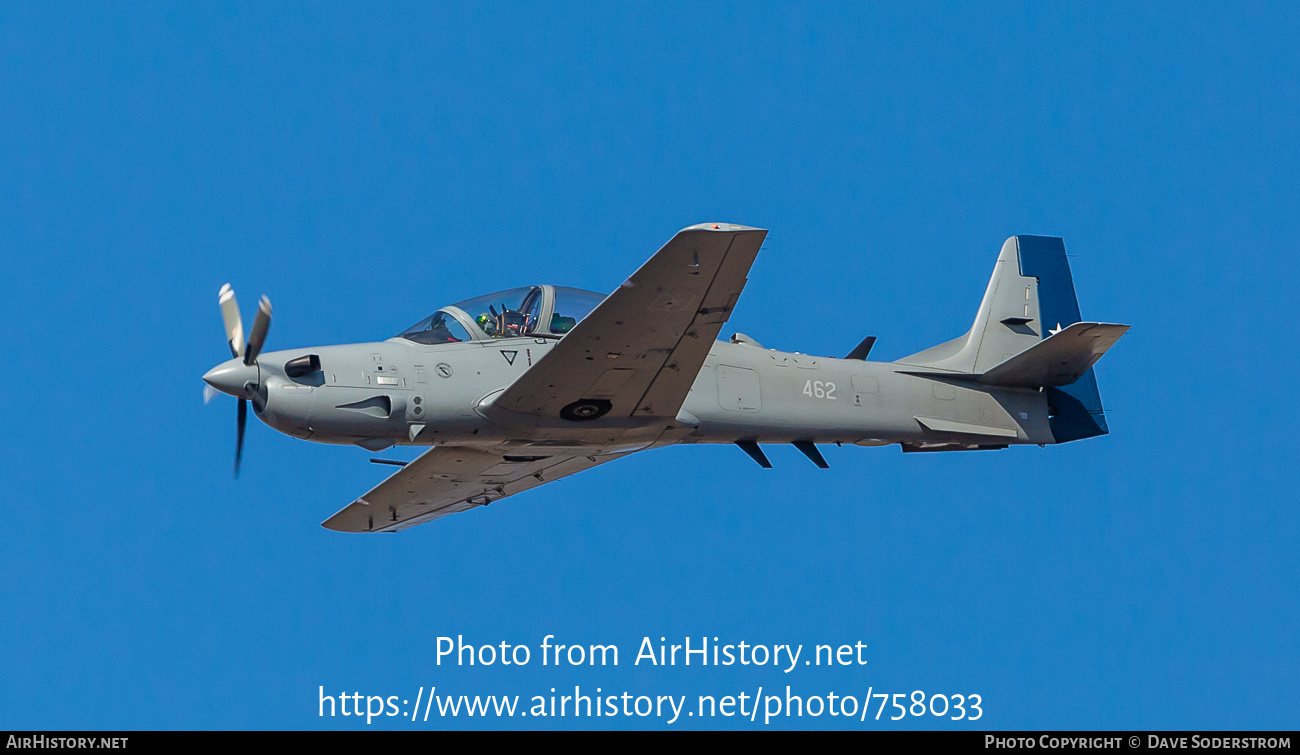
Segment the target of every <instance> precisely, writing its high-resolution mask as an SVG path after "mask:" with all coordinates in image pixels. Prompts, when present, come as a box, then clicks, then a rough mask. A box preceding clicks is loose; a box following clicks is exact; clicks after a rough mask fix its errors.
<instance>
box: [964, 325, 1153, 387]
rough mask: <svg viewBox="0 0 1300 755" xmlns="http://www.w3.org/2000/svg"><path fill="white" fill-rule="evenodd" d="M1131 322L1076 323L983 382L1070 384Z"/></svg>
mask: <svg viewBox="0 0 1300 755" xmlns="http://www.w3.org/2000/svg"><path fill="white" fill-rule="evenodd" d="M1128 329H1129V326H1128V325H1114V324H1111V323H1103V322H1076V323H1075V324H1073V325H1071V326H1070V327H1068V328H1065V329H1064V330H1061V331H1058V332H1057V333H1055V334H1053V335H1051V336H1048V337H1047V338H1044V339H1043V340H1042V341H1039V342H1038V343H1037V344H1035V345H1033V346H1031V347H1029V348H1028V349H1025V350H1024V351H1022V352H1020V353H1019V354H1017V355H1015V356H1013V357H1011V358H1010V359H1008V360H1006V361H1005V362H1003V363H1001V364H999V365H998V366H996V367H994V368H993V369H991V370H988V371H987V372H984V373H983V374H980V375H978V376H977V379H978V381H979V382H981V383H986V384H989V385H1003V386H1007V387H1012V388H1041V387H1044V386H1058V385H1069V384H1071V383H1073V382H1075V381H1076V380H1078V379H1079V378H1081V377H1083V374H1084V373H1085V372H1087V371H1088V370H1089V369H1090V368H1091V367H1092V366H1093V365H1094V364H1096V362H1097V360H1098V359H1101V357H1102V355H1103V354H1105V353H1106V351H1107V350H1108V349H1110V347H1111V346H1114V345H1115V342H1116V341H1118V340H1119V338H1120V336H1122V335H1124V334H1125V333H1126V332H1128Z"/></svg>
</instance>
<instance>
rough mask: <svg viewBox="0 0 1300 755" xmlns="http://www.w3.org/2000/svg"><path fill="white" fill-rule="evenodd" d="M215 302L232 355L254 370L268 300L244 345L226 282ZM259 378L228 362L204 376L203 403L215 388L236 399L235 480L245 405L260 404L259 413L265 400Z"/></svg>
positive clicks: (268, 319) (268, 312) (268, 322)
mask: <svg viewBox="0 0 1300 755" xmlns="http://www.w3.org/2000/svg"><path fill="white" fill-rule="evenodd" d="M217 303H218V305H219V306H220V307H221V320H222V323H223V325H225V329H226V343H227V344H228V345H229V346H230V354H231V356H233V357H235V358H236V359H240V360H241V361H242V362H243V364H244V367H255V366H256V365H257V355H258V354H260V353H262V346H263V345H265V344H266V333H267V331H268V330H270V328H271V300H270V299H268V298H266V297H265V296H263V297H262V298H261V300H260V301H258V303H257V315H256V316H254V318H253V328H252V330H250V331H249V333H248V341H247V342H245V341H244V321H243V319H242V318H241V317H240V315H239V302H238V301H237V300H236V299H235V290H234V289H233V288H231V287H230V284H229V283H227V284H226V285H224V286H222V287H221V290H220V291H219V292H218V293H217ZM259 377H260V371H249V370H246V369H243V368H240V367H237V366H233V365H230V363H227V364H226V365H222V366H219V367H217V368H215V369H213V370H212V371H210V372H209V373H208V374H207V375H204V376H203V379H204V380H206V381H207V382H208V385H209V388H208V389H205V390H204V392H203V396H204V403H206V402H207V401H208V400H209V399H210V398H211V397H212V395H213V394H212V393H209V391H210V390H214V389H217V388H220V389H222V390H224V391H225V392H227V393H231V394H232V395H234V396H235V397H236V398H238V399H239V410H238V414H237V415H236V425H235V477H236V478H238V477H239V465H240V463H241V462H242V461H243V458H244V429H245V427H246V426H247V425H248V402H249V401H250V400H251V401H254V402H260V403H258V404H257V409H258V411H261V409H262V407H263V406H265V401H266V398H265V396H264V394H263V393H262V390H261V386H260V385H259ZM240 381H242V385H241V384H240Z"/></svg>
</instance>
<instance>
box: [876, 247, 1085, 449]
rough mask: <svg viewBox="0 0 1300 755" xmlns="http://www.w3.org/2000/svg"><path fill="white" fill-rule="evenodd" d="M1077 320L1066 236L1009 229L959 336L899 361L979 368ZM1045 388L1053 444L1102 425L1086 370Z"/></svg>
mask: <svg viewBox="0 0 1300 755" xmlns="http://www.w3.org/2000/svg"><path fill="white" fill-rule="evenodd" d="M1081 319H1082V318H1081V317H1080V314H1079V300H1078V299H1077V298H1076V297H1075V293H1074V279H1073V277H1071V275H1070V263H1069V261H1068V260H1067V259H1066V256H1065V243H1064V242H1063V241H1062V240H1061V239H1059V238H1053V237H1050V236H1013V237H1011V238H1009V239H1007V240H1006V243H1004V244H1003V245H1002V252H1001V253H1000V254H999V255H998V261H997V264H996V266H995V267H994V268H993V277H992V278H991V279H990V280H989V285H988V289H986V290H985V292H984V300H983V301H982V302H980V308H979V311H978V313H977V314H976V315H975V322H974V324H972V325H971V329H970V330H969V331H968V332H967V333H966V335H964V336H962V337H960V338H956V339H954V340H952V341H948V342H947V343H943V344H940V345H938V346H934V347H932V348H929V349H926V350H925V351H922V352H920V353H917V354H913V355H912V356H909V357H904V358H903V359H900V360H898V361H899V362H901V363H903V364H908V365H916V366H919V367H930V368H934V369H940V370H951V371H954V372H961V373H984V372H988V371H989V370H991V369H993V368H994V367H996V366H997V365H999V364H1002V363H1003V362H1005V361H1007V360H1008V359H1011V358H1012V357H1014V356H1015V355H1017V354H1019V353H1021V352H1022V351H1024V350H1025V349H1028V348H1029V347H1031V346H1034V345H1036V344H1037V343H1039V342H1040V341H1042V340H1043V339H1044V338H1047V337H1049V336H1051V335H1052V334H1053V333H1058V332H1060V331H1061V330H1063V329H1065V328H1067V327H1069V326H1070V325H1073V324H1074V323H1076V322H1079V321H1080V320H1081ZM1044 390H1045V391H1046V392H1047V395H1048V403H1049V404H1050V405H1051V406H1052V408H1053V415H1052V418H1051V428H1052V434H1053V436H1054V437H1055V438H1056V441H1057V442H1058V443H1060V442H1065V441H1068V440H1078V439H1080V438H1088V437H1092V436H1094V435H1104V434H1105V433H1107V432H1108V429H1107V427H1106V417H1105V415H1104V413H1103V412H1102V407H1101V395H1100V394H1099V393H1098V391H1097V379H1096V377H1095V375H1094V374H1093V371H1092V370H1091V369H1089V370H1088V371H1087V372H1085V373H1084V374H1083V376H1082V377H1081V378H1079V379H1078V380H1077V381H1075V382H1074V383H1071V384H1070V385H1065V386H1061V387H1059V388H1045V389H1044Z"/></svg>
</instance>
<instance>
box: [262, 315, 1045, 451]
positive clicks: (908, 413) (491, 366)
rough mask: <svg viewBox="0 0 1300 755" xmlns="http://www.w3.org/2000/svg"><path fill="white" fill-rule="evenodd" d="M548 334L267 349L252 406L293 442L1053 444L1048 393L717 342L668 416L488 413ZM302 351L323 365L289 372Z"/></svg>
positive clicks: (539, 354) (547, 345)
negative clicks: (257, 396) (678, 408)
mask: <svg viewBox="0 0 1300 755" xmlns="http://www.w3.org/2000/svg"><path fill="white" fill-rule="evenodd" d="M555 343H556V339H554V338H534V337H518V338H503V339H496V340H492V341H471V342H462V343H446V344H436V345H427V344H420V343H414V342H412V341H409V340H406V339H404V338H393V339H389V340H387V341H382V342H374V343H359V344H348V345H341V346H325V347H318V348H312V349H294V350H287V351H278V352H267V353H263V354H262V355H261V356H260V358H259V359H258V364H257V365H256V367H255V369H257V370H258V377H257V383H258V384H259V386H260V390H261V392H262V396H263V399H264V400H263V401H261V402H257V403H255V408H256V409H257V415H258V416H259V417H260V418H261V419H262V421H263V422H265V423H266V424H267V425H269V426H271V427H273V428H275V429H276V430H279V431H281V432H284V433H286V434H288V435H292V436H294V437H298V438H302V439H305V440H311V441H316V442H323V443H342V444H356V445H359V446H362V447H364V448H367V449H370V450H375V451H377V450H380V449H383V448H386V447H389V446H393V445H422V446H427V445H480V446H506V447H516V446H517V447H521V448H525V447H529V446H557V445H560V446H591V447H593V448H603V449H610V448H625V449H626V450H633V449H635V448H646V447H650V446H656V445H670V444H674V443H734V442H737V441H755V442H758V443H789V442H795V441H809V442H814V443H841V444H857V445H866V446H872V445H888V444H893V443H906V444H907V447H908V448H909V449H910V450H927V449H929V448H933V449H935V450H940V449H942V450H961V449H964V448H967V449H975V448H1000V447H1004V446H1007V445H1012V444H1047V443H1053V442H1055V441H1054V439H1053V437H1052V432H1051V429H1050V426H1049V423H1048V412H1049V407H1048V404H1047V400H1046V398H1045V396H1044V393H1043V392H1041V391H1039V390H1034V389H1016V388H996V387H988V386H979V385H977V384H973V383H970V382H968V381H963V380H960V379H945V378H943V377H936V376H933V375H931V376H918V375H915V374H906V373H907V372H909V371H911V370H909V368H908V366H907V365H901V364H897V363H889V362H870V361H863V360H857V359H834V358H829V357H818V356H809V355H806V354H799V353H790V352H782V351H777V350H774V349H767V348H763V347H761V346H758V345H756V344H753V343H749V342H739V343H727V342H722V341H716V342H714V344H713V346H712V348H711V350H710V353H709V356H708V357H707V358H706V360H705V362H704V365H703V367H702V368H701V369H700V371H699V373H698V376H697V377H696V379H695V382H694V384H693V387H692V389H691V391H690V393H689V395H688V396H687V398H686V400H685V402H684V404H683V406H682V408H681V411H680V412H679V413H678V414H677V415H676V416H675V417H672V418H665V417H648V418H628V417H622V418H619V417H610V416H606V417H603V418H600V419H597V420H593V421H587V422H573V421H568V420H564V419H560V418H558V417H557V418H554V419H547V418H541V417H536V416H531V415H522V414H515V415H511V413H508V412H501V411H495V412H494V411H493V410H492V402H493V399H494V398H495V397H496V396H497V395H499V394H500V393H501V392H502V391H503V390H504V389H505V388H506V387H507V386H509V385H510V384H511V383H512V382H513V381H514V380H516V379H517V378H518V377H519V376H520V375H522V374H523V373H524V372H525V371H527V370H528V369H529V367H531V366H532V365H533V364H535V363H537V361H538V360H540V359H542V358H543V357H545V356H546V354H547V353H548V352H549V351H550V349H551V348H552V347H553V346H554V344H555ZM306 355H316V356H317V357H318V358H319V364H320V369H319V370H315V371H312V372H309V373H307V374H302V375H299V376H297V377H289V376H288V375H286V374H285V369H284V365H286V364H287V363H289V362H290V361H292V360H294V359H300V358H302V357H304V356H306Z"/></svg>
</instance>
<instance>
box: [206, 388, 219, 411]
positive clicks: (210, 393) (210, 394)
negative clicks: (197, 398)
mask: <svg viewBox="0 0 1300 755" xmlns="http://www.w3.org/2000/svg"><path fill="white" fill-rule="evenodd" d="M218 393H221V391H219V390H217V389H216V388H213V387H212V386H210V385H205V386H203V404H204V405H205V406H206V405H207V404H208V403H209V402H211V401H212V399H213V398H215V397H216V395H217V394H218Z"/></svg>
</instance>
